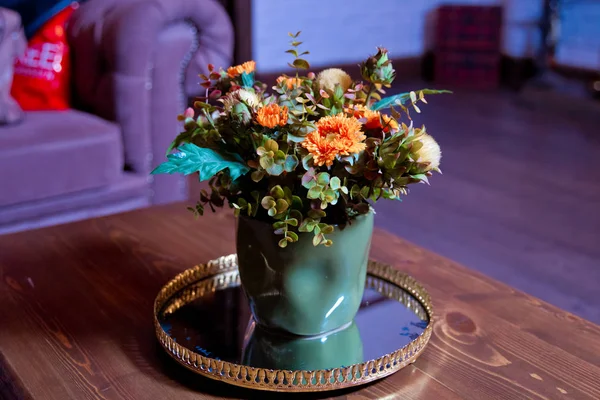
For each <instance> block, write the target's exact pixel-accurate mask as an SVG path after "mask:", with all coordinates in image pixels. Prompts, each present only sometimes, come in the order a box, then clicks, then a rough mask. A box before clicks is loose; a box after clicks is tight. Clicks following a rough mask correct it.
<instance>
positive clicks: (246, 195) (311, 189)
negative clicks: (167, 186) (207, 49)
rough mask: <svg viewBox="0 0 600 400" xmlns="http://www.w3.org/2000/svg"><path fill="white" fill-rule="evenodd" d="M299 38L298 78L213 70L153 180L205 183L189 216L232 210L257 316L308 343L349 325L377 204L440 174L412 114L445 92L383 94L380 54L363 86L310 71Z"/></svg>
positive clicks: (387, 79)
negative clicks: (182, 177) (268, 80)
mask: <svg viewBox="0 0 600 400" xmlns="http://www.w3.org/2000/svg"><path fill="white" fill-rule="evenodd" d="M298 34H299V33H297V34H291V35H290V36H291V37H292V41H291V46H292V48H291V49H290V50H288V51H287V52H288V53H290V54H291V55H292V56H293V57H294V59H293V61H292V62H291V63H290V64H289V65H290V66H291V67H292V68H294V69H295V70H296V73H295V74H293V75H290V76H288V75H282V76H280V77H279V78H277V80H276V82H275V84H274V86H272V87H271V88H270V89H271V90H269V88H268V86H267V85H266V84H263V83H261V82H258V81H257V80H256V79H255V67H256V65H255V63H254V62H253V61H248V62H246V63H244V64H242V65H238V66H234V67H230V68H228V69H227V70H222V69H221V70H216V69H215V68H214V67H213V66H212V65H209V66H208V70H209V73H208V75H201V78H202V79H203V82H202V86H203V87H204V88H206V96H205V97H204V98H202V99H200V100H199V101H196V102H195V103H194V107H193V108H188V109H187V110H186V111H185V112H184V114H183V115H180V116H179V119H180V120H181V121H182V122H183V124H184V130H183V132H182V133H181V134H179V135H178V136H177V137H176V138H175V140H174V141H173V143H172V144H171V146H170V147H169V149H168V151H167V153H170V152H171V151H172V150H174V149H176V151H175V152H174V153H172V154H168V155H167V159H168V160H167V161H166V162H164V163H163V164H161V165H159V166H158V167H157V168H156V169H155V170H154V171H153V173H154V174H158V173H169V174H172V173H181V174H186V175H187V174H192V173H199V177H200V180H201V181H205V180H208V181H209V188H210V190H209V191H207V190H202V191H201V193H200V199H199V201H198V202H197V204H196V205H195V207H190V210H191V211H193V212H194V213H195V214H197V215H202V214H203V212H204V210H205V208H206V207H209V208H210V209H211V210H213V211H214V210H215V208H219V207H223V206H224V205H225V204H226V203H227V204H228V205H229V207H231V208H233V211H234V213H235V214H236V216H240V218H239V219H238V232H237V252H238V263H239V268H240V276H241V280H242V285H243V286H244V289H245V291H246V294H247V295H248V297H249V299H250V303H251V306H252V311H253V314H254V318H255V319H256V321H257V322H258V323H259V324H262V325H264V326H267V327H270V328H274V329H281V330H284V331H287V332H291V333H296V334H304V335H311V334H318V333H322V332H325V331H328V330H331V329H335V328H338V327H339V326H342V325H344V324H348V323H349V322H351V320H352V318H353V316H354V314H355V313H356V311H357V310H358V305H359V304H360V299H361V296H362V291H363V289H364V280H365V274H366V263H367V259H368V250H369V245H370V236H371V233H372V227H373V211H372V207H371V206H372V204H373V203H374V202H376V201H377V200H379V199H381V198H383V199H387V200H400V198H401V197H402V196H403V195H406V194H407V187H408V185H409V184H413V183H423V182H424V183H428V177H430V176H431V175H432V173H433V172H439V171H440V169H439V165H440V157H441V152H440V148H439V146H438V144H437V143H436V141H435V140H434V139H433V138H432V137H431V136H430V135H429V134H427V133H426V131H425V127H424V126H422V127H414V126H413V124H412V122H410V111H411V110H414V111H415V112H417V113H418V112H420V109H419V105H418V104H419V103H426V100H425V95H428V94H436V93H443V92H446V91H440V90H430V89H424V90H419V91H411V92H408V93H400V94H396V95H393V96H389V97H382V95H384V93H385V92H384V88H389V87H390V86H391V84H392V81H393V80H394V77H395V71H394V69H393V66H392V63H391V62H390V60H389V59H388V53H387V51H386V50H385V49H383V48H379V49H378V51H377V53H376V54H375V55H373V56H370V57H369V58H367V59H366V60H365V61H364V62H363V63H362V64H361V65H360V68H361V75H362V81H354V80H353V79H352V78H351V77H350V76H349V75H348V74H347V73H346V72H344V71H342V70H340V69H327V70H324V71H322V72H321V73H319V74H318V75H315V74H314V73H312V72H308V73H303V71H306V70H308V69H309V68H310V66H309V63H308V62H307V61H306V60H305V59H304V58H302V57H303V56H304V55H306V54H308V52H300V50H299V48H298V47H299V45H300V44H301V42H299V41H298ZM382 110H389V112H390V114H389V115H388V114H384V113H382V112H381V111H382ZM316 299H318V300H316Z"/></svg>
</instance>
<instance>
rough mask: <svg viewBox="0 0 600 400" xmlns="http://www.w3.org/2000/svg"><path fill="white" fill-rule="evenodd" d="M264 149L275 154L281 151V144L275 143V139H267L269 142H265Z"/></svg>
mask: <svg viewBox="0 0 600 400" xmlns="http://www.w3.org/2000/svg"><path fill="white" fill-rule="evenodd" d="M264 148H265V149H266V150H267V151H272V152H273V153H275V152H276V151H277V150H279V144H277V142H276V141H274V140H273V139H267V141H266V142H265V145H264Z"/></svg>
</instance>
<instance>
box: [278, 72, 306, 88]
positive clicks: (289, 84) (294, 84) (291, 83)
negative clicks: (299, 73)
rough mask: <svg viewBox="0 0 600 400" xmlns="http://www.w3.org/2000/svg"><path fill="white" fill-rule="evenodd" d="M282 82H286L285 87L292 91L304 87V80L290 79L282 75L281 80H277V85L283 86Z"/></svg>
mask: <svg viewBox="0 0 600 400" xmlns="http://www.w3.org/2000/svg"><path fill="white" fill-rule="evenodd" d="M282 82H285V85H286V86H287V88H288V89H290V90H291V89H293V88H294V87H298V86H300V85H302V79H300V78H290V77H289V76H285V75H281V76H280V77H279V78H277V84H281V83H282Z"/></svg>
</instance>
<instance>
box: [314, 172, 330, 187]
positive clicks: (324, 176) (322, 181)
mask: <svg viewBox="0 0 600 400" xmlns="http://www.w3.org/2000/svg"><path fill="white" fill-rule="evenodd" d="M317 182H318V183H319V185H321V186H326V185H328V184H329V174H328V173H327V172H321V173H320V174H318V175H317Z"/></svg>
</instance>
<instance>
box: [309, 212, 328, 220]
mask: <svg viewBox="0 0 600 400" xmlns="http://www.w3.org/2000/svg"><path fill="white" fill-rule="evenodd" d="M325 215H326V214H325V211H323V210H309V211H308V216H309V217H311V218H314V219H319V218H323V217H324V216H325Z"/></svg>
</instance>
